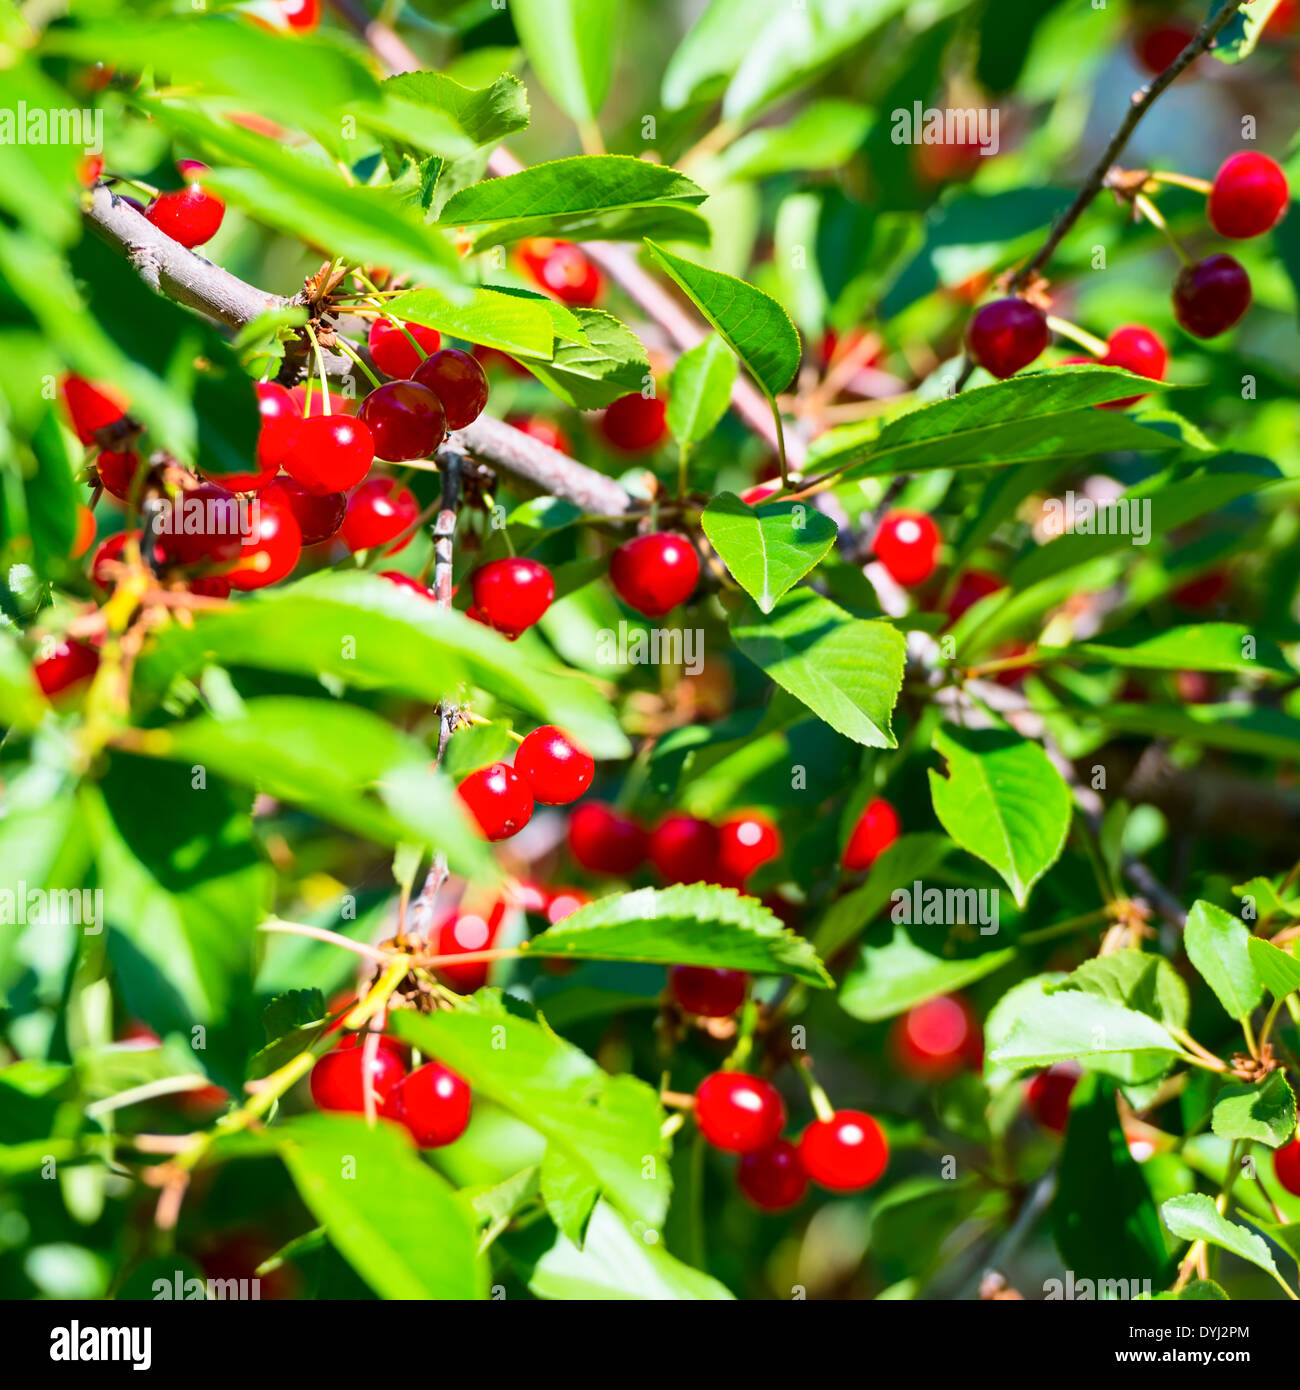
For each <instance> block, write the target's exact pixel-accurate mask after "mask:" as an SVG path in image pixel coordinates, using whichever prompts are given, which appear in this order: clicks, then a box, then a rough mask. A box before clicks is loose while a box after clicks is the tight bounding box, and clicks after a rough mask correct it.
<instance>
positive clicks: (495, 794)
mask: <svg viewBox="0 0 1300 1390" xmlns="http://www.w3.org/2000/svg"><path fill="white" fill-rule="evenodd" d="M456 790H457V793H458V794H459V796H460V799H461V800H462V801H463V802H464V803H465V806H466V807H467V808H468V810H469V812H470V814H471V815H472V816H473V817H474V819H475V821H476V822H477V823H478V828H479V829H480V830H481V831H482V832H483V835H484V836H485V838H487V839H489V840H508V839H509V838H510V837H511V835H514V834H517V833H518V832H519V831H520V830H522V829H523V828H524V826H526V825H527V824H528V821H529V818H530V817H531V816H532V814H533V794H532V792H531V791H529V789H528V783H527V782H525V781H524V779H523V778H522V777H518V776H516V775H515V770H514V768H512V767H511V766H510V764H509V763H493V764H491V766H489V767H481V768H479V770H478V771H477V772H471V773H470V775H469V776H468V777H466V778H465V780H464V781H463V782H462V783H461V784H460V786H459V787H457V788H456Z"/></svg>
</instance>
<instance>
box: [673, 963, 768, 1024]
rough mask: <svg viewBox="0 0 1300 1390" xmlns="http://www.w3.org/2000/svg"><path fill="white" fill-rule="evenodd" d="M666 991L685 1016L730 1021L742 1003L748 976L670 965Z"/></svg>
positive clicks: (741, 973) (740, 972)
mask: <svg viewBox="0 0 1300 1390" xmlns="http://www.w3.org/2000/svg"><path fill="white" fill-rule="evenodd" d="M668 987H669V988H670V989H671V990H672V992H673V998H674V999H676V1000H677V1002H678V1003H679V1004H680V1005H681V1006H682V1008H683V1009H685V1010H686V1012H687V1013H688V1014H698V1015H699V1017H700V1018H730V1017H731V1015H732V1014H734V1013H735V1012H736V1010H737V1009H738V1008H740V1006H741V1005H742V1004H743V1003H744V1002H745V991H746V990H747V989H748V988H749V976H748V975H746V974H745V972H744V971H743V970H717V969H713V968H711V967H709V966H704V965H674V966H673V968H672V969H671V970H670V971H669V972H668Z"/></svg>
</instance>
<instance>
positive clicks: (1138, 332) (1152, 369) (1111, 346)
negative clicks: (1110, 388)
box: [1101, 323, 1169, 410]
mask: <svg viewBox="0 0 1300 1390" xmlns="http://www.w3.org/2000/svg"><path fill="white" fill-rule="evenodd" d="M1101 364H1102V366H1103V367H1123V368H1124V370H1125V371H1128V372H1133V373H1134V374H1135V375H1136V376H1145V377H1149V378H1150V379H1151V380H1152V381H1163V380H1164V379H1165V368H1166V367H1168V365H1169V350H1168V349H1167V348H1166V347H1165V345H1164V343H1163V342H1161V340H1160V336H1159V334H1157V333H1153V332H1152V331H1151V329H1149V328H1147V327H1145V326H1144V325H1142V324H1140V323H1126V324H1125V325H1124V326H1123V327H1122V328H1117V329H1116V330H1115V331H1114V332H1113V333H1112V334H1111V335H1110V338H1109V339H1108V340H1107V343H1106V354H1105V356H1104V357H1102V359H1101ZM1141 399H1142V397H1141V396H1125V397H1124V399H1123V400H1119V401H1106V402H1105V403H1104V405H1103V406H1102V409H1103V410H1122V409H1125V408H1126V407H1128V406H1130V405H1136V404H1137V402H1138V401H1140V400H1141Z"/></svg>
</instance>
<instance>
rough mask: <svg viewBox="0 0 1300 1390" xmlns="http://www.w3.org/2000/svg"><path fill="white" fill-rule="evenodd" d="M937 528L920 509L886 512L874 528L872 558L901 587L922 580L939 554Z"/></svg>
mask: <svg viewBox="0 0 1300 1390" xmlns="http://www.w3.org/2000/svg"><path fill="white" fill-rule="evenodd" d="M939 544H940V537H939V528H938V527H937V526H936V525H935V524H934V522H933V521H932V520H931V519H930V518H929V517H928V516H927V515H926V514H925V513H924V512H909V511H904V510H897V511H892V512H886V513H885V516H884V517H883V518H882V520H881V522H880V529H879V530H878V531H877V532H876V539H875V542H874V548H875V552H876V559H877V560H879V561H880V563H881V564H882V565H884V567H885V569H886V570H887V571H888V572H889V574H890V576H891V577H892V578H893V579H894V581H895V582H896V583H898V584H901V585H902V586H903V587H904V588H905V589H909V588H912V587H913V586H914V585H916V584H924V583H925V581H926V580H927V579H929V577H930V576H931V575H932V574H933V573H934V566H935V561H936V560H937V559H938V556H939Z"/></svg>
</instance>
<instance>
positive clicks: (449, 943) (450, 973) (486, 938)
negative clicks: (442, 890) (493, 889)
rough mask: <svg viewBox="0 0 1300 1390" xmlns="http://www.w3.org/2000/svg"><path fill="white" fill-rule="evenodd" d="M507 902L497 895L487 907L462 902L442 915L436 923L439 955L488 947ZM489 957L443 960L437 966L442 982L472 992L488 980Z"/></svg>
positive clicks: (457, 990)
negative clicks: (449, 912) (446, 961)
mask: <svg viewBox="0 0 1300 1390" xmlns="http://www.w3.org/2000/svg"><path fill="white" fill-rule="evenodd" d="M505 912H506V906H505V903H504V902H502V901H500V900H499V899H498V900H497V901H496V902H494V903H493V904H492V906H491V907H489V908H488V909H487V910H486V913H484V912H482V911H479V910H478V909H477V908H472V907H466V906H465V905H464V904H463V903H462V904H461V906H460V907H459V908H458V909H457V910H456V911H455V912H453V913H452V914H451V916H449V917H447V918H444V919H443V921H442V922H441V923H440V924H439V927H438V954H439V955H440V956H459V955H471V954H474V953H475V952H479V951H490V950H491V949H492V943H493V941H494V940H495V939H496V934H497V931H498V929H499V928H500V926H501V923H502V921H504V919H505ZM490 966H491V962H490V961H486V960H468V961H465V962H464V963H463V964H444V965H440V966H439V967H438V975H439V977H440V978H441V979H442V980H443V982H444V983H445V984H446V985H447V986H448V987H449V988H451V989H454V990H455V991H456V992H457V993H458V994H473V993H474V991H475V990H476V989H482V988H483V986H484V985H485V984H486V983H487V977H488V970H489V968H490Z"/></svg>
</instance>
